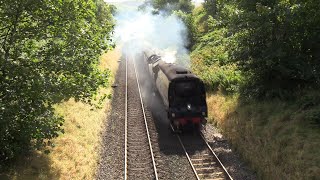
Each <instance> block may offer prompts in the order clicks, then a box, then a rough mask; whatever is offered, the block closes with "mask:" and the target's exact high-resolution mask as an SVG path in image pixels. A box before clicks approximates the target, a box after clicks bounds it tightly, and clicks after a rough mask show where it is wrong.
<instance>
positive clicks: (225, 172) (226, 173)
mask: <svg viewBox="0 0 320 180" xmlns="http://www.w3.org/2000/svg"><path fill="white" fill-rule="evenodd" d="M200 135H201V138H202V140H203V141H204V142H205V143H206V145H207V147H208V149H209V150H210V152H211V153H212V154H213V156H214V157H215V158H216V160H217V161H218V162H219V165H220V167H221V168H222V169H223V170H224V174H225V175H226V176H227V178H229V180H233V178H232V177H231V175H230V174H229V172H228V171H227V169H226V168H225V167H224V165H223V164H222V162H221V161H220V159H219V158H218V156H217V155H216V153H215V152H214V151H213V150H212V148H211V147H210V145H209V143H208V141H207V140H206V139H205V137H204V135H203V134H202V132H201V133H200Z"/></svg>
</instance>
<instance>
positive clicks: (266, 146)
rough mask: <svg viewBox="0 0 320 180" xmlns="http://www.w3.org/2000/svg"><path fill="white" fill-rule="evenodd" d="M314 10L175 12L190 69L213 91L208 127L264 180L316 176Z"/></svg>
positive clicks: (251, 5)
mask: <svg viewBox="0 0 320 180" xmlns="http://www.w3.org/2000/svg"><path fill="white" fill-rule="evenodd" d="M154 2H157V3H159V2H160V1H154ZM161 2H162V1H161ZM166 2H167V1H166ZM319 6H320V4H319V3H318V2H317V1H315V0H311V1H300V0H294V1H285V0H277V1H265V0H254V1H234V0H231V1H227V0H205V1H204V3H203V5H202V6H200V7H196V8H195V9H194V10H193V11H192V13H188V12H187V11H179V9H176V10H175V11H173V13H177V14H178V15H179V17H181V18H182V19H183V20H184V22H185V24H186V25H187V26H188V29H189V40H190V45H188V47H189V49H190V50H191V60H192V64H191V67H192V69H193V71H194V72H195V73H196V74H197V75H199V76H200V77H201V78H202V79H203V80H204V82H205V84H206V86H207V90H210V91H209V93H208V99H207V102H208V106H209V115H210V118H209V120H210V122H212V123H215V124H217V125H218V126H219V127H220V128H221V129H222V130H223V131H224V133H225V134H226V136H227V137H228V138H229V139H230V140H231V143H232V144H233V147H234V149H235V150H237V151H238V152H239V153H240V154H241V156H242V157H243V159H244V160H246V161H247V162H248V163H249V164H250V165H251V166H252V168H254V169H255V170H256V171H257V174H258V176H259V178H261V179H316V178H317V177H319V175H320V160H319V158H318V157H319V155H318V154H319V153H318V152H317V149H318V147H319V145H320V142H319V136H320V132H319V128H320V127H319V125H320V124H319V122H320V116H319V114H320V109H319V103H320V99H319V95H318V94H319V90H318V88H319V85H320V81H319V77H320V76H319V73H320V53H319V52H320V29H319V28H318V27H319V25H318V24H319V21H320V11H318V9H319Z"/></svg>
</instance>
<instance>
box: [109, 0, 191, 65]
mask: <svg viewBox="0 0 320 180" xmlns="http://www.w3.org/2000/svg"><path fill="white" fill-rule="evenodd" d="M132 2H133V1H130V3H128V2H122V3H119V2H118V3H116V4H115V5H116V6H117V7H118V12H117V14H116V15H115V19H116V27H115V33H114V42H115V43H116V44H117V45H120V46H123V47H127V48H126V49H125V51H130V53H141V52H143V51H144V50H145V49H147V48H149V49H150V48H151V49H153V50H154V51H156V52H157V53H158V54H160V55H161V56H162V57H163V60H165V61H167V62H170V63H173V62H176V63H179V64H182V65H185V66H189V62H190V58H189V54H188V50H187V49H186V48H185V47H186V45H187V44H188V40H187V28H186V26H185V25H184V23H183V22H182V20H181V19H180V18H178V17H177V16H176V15H174V14H173V15H165V14H163V13H161V12H160V13H159V14H153V13H152V8H151V7H147V8H146V10H144V11H138V5H139V3H132ZM133 6H135V7H133ZM177 59H178V60H177Z"/></svg>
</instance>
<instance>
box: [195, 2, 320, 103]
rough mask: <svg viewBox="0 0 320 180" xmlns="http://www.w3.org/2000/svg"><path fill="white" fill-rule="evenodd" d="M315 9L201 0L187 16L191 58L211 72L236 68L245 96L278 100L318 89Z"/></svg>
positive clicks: (319, 41)
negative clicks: (189, 15)
mask: <svg viewBox="0 0 320 180" xmlns="http://www.w3.org/2000/svg"><path fill="white" fill-rule="evenodd" d="M319 6H320V5H319V3H317V2H316V1H315V0H313V1H284V0H278V1H263V0H255V1H226V0H215V1H211V0H206V1H205V3H204V5H203V7H201V8H198V9H196V10H195V11H194V13H193V16H192V17H193V19H194V20H193V22H194V25H193V28H190V30H191V32H193V35H194V36H192V37H194V38H193V43H194V44H193V52H192V55H193V59H196V61H201V62H202V65H203V66H212V64H214V67H215V68H218V67H220V66H221V67H223V66H225V64H235V65H236V67H237V68H236V69H238V70H240V71H241V75H242V76H244V77H245V78H244V79H246V81H245V82H243V83H241V84H242V88H241V89H242V91H241V92H242V94H243V95H244V96H246V97H255V98H257V97H280V98H282V97H287V96H288V95H290V94H292V93H293V91H299V90H301V89H304V88H306V87H319V85H320V81H319V80H320V79H319V77H320V62H319V60H320V53H319V52H320V29H319V28H318V24H319V23H320V12H319V11H318V9H319ZM195 30H196V31H195ZM217 62H218V63H217ZM230 67H233V66H230ZM208 73H209V72H208ZM210 73H221V71H216V72H212V71H211V72H210ZM214 76H215V75H214Z"/></svg>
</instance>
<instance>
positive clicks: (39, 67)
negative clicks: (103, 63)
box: [0, 0, 113, 167]
mask: <svg viewBox="0 0 320 180" xmlns="http://www.w3.org/2000/svg"><path fill="white" fill-rule="evenodd" d="M112 28H113V21H112V16H111V13H110V10H109V7H108V6H107V5H106V4H105V3H104V2H103V0H88V1H83V0H65V1H56V0H42V1H37V0H24V1H19V0H1V3H0V29H1V31H0V99H1V100H0V124H1V126H0V137H1V139H0V164H1V163H3V162H5V161H7V160H9V159H11V158H14V157H15V156H16V155H17V154H18V153H21V152H23V151H25V150H28V149H30V148H32V147H33V148H40V147H43V146H46V145H48V141H46V140H47V139H51V138H54V137H56V136H58V134H59V133H61V132H63V130H62V128H61V125H62V123H63V118H62V117H58V116H56V115H55V114H54V111H53V107H52V106H53V104H55V103H59V102H61V101H64V100H67V99H69V98H71V97H74V98H75V99H76V100H83V101H85V102H90V98H91V97H92V96H93V95H94V94H95V93H96V91H97V89H98V88H99V87H100V86H101V85H106V83H107V79H108V72H107V71H101V70H99V69H98V63H99V58H98V57H99V55H100V54H101V52H102V51H103V50H105V49H107V48H108V47H109V44H110V43H109V40H110V32H111V31H112ZM0 167H1V166H0Z"/></svg>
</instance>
